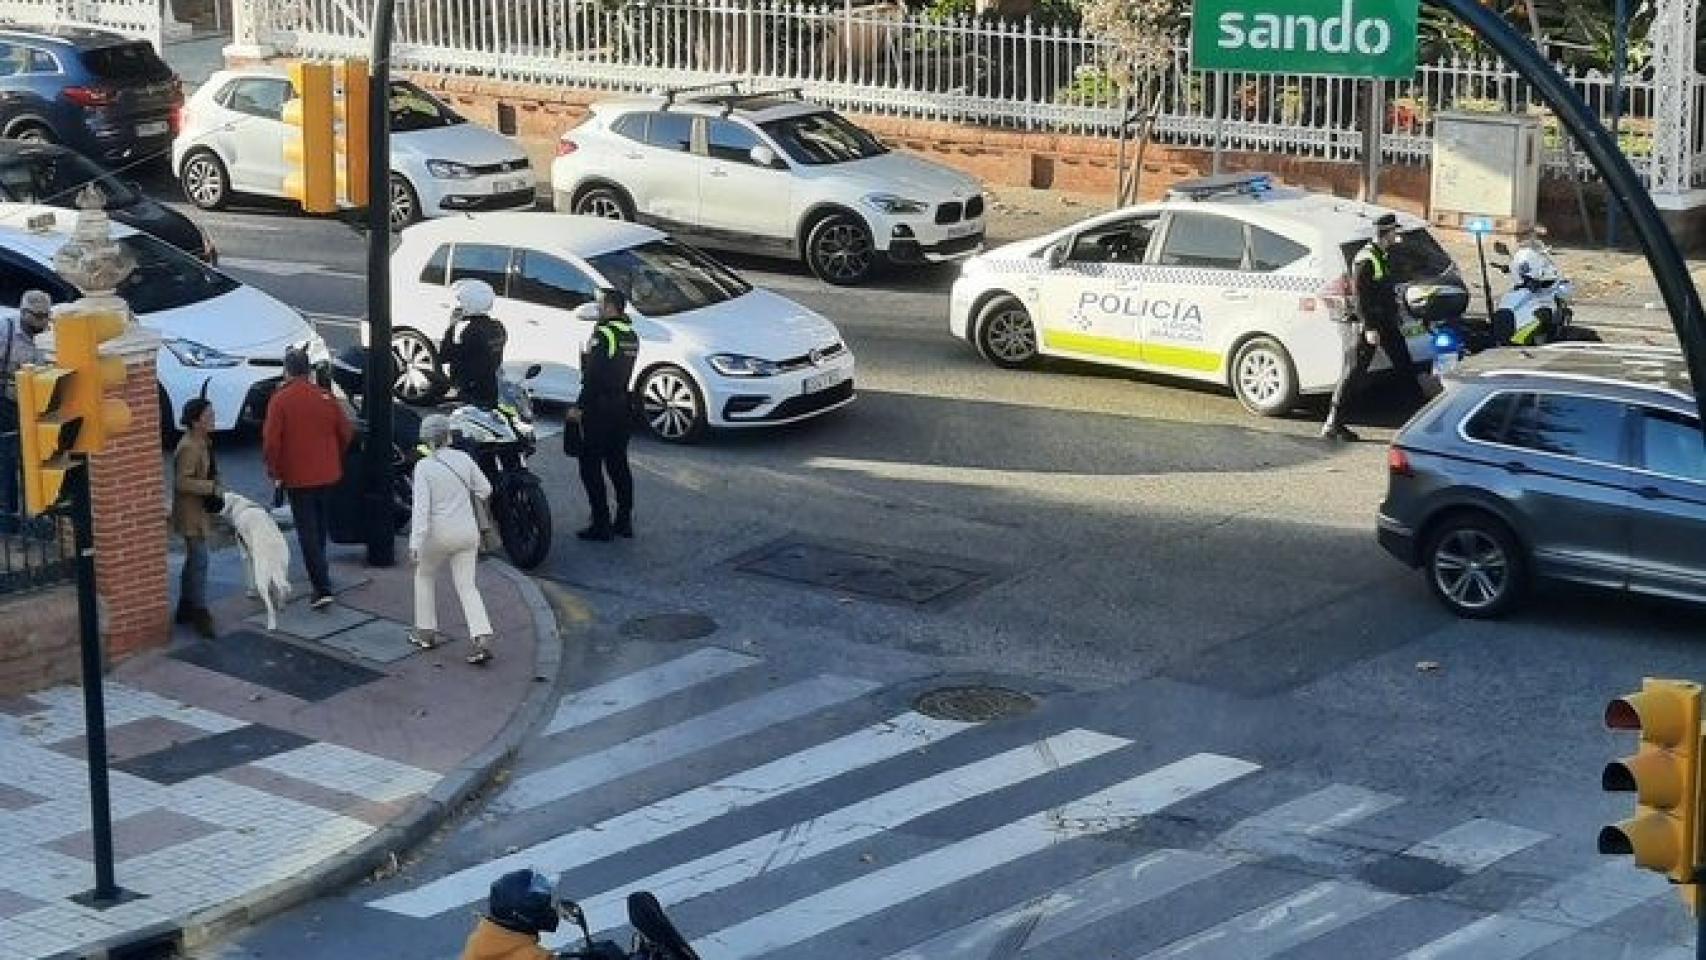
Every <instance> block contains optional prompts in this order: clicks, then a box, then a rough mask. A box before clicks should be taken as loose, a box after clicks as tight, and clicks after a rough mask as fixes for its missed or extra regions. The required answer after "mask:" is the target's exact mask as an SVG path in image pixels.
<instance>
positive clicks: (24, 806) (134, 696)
mask: <svg viewBox="0 0 1706 960" xmlns="http://www.w3.org/2000/svg"><path fill="white" fill-rule="evenodd" d="M351 559H352V560H353V559H354V558H353V557H352V558H351ZM216 561H219V563H218V564H217V568H218V571H219V576H217V577H216V578H215V580H214V583H213V587H214V594H215V598H216V599H215V600H214V603H213V608H214V616H215V620H216V623H217V624H218V626H219V634H220V635H219V636H218V638H217V639H214V640H202V639H200V638H197V637H194V636H192V635H191V634H189V633H188V631H187V630H184V629H181V628H180V630H179V632H178V633H177V634H176V635H174V638H173V643H172V645H171V647H170V648H169V649H166V650H161V651H156V652H152V653H149V654H146V655H143V656H139V657H137V658H134V659H132V660H130V661H127V662H126V663H124V664H121V665H120V666H119V667H118V668H117V669H115V670H114V671H112V673H111V675H110V676H109V678H108V682H107V685H106V706H107V729H108V734H107V742H108V752H109V761H110V770H111V793H112V803H111V808H112V821H113V841H114V856H115V861H116V874H117V880H118V883H119V885H120V886H121V887H122V888H123V889H124V890H126V891H128V892H130V893H134V894H137V895H139V896H136V897H135V898H134V899H129V900H127V901H126V902H123V903H120V904H118V905H116V906H112V907H110V908H108V909H105V910H98V909H93V908H90V907H86V906H82V905H80V904H78V903H75V902H73V900H72V899H70V898H71V897H73V896H74V895H76V894H79V893H82V892H84V891H87V890H89V889H90V888H91V887H92V886H93V885H94V864H93V842H92V837H91V831H90V819H89V800H88V771H87V767H86V765H85V763H84V756H85V748H84V740H83V698H82V691H81V689H80V688H79V687H77V686H62V687H55V688H53V689H49V690H44V691H41V692H38V693H35V694H32V695H30V696H27V697H17V698H12V699H9V700H4V701H0V864H4V869H0V960H35V958H43V957H53V956H60V955H66V956H83V955H87V954H89V953H98V952H99V950H101V949H105V948H112V947H115V946H122V945H125V944H133V943H137V942H142V941H147V940H151V939H156V938H157V939H160V940H163V941H178V940H182V939H185V938H188V939H189V940H190V941H191V942H193V941H194V940H195V939H196V937H197V936H203V935H212V934H214V933H217V932H219V931H221V930H223V929H225V928H227V927H230V926H233V925H240V924H241V923H242V922H244V920H245V919H246V918H247V917H248V916H250V915H251V913H250V911H251V910H252V911H254V912H263V911H265V910H267V909H272V908H277V907H279V906H281V905H283V904H285V903H288V902H293V901H294V900H296V899H301V898H303V897H309V896H314V895H318V894H320V893H323V892H326V891H328V890H330V889H335V888H336V887H337V886H339V885H341V884H343V883H347V882H350V881H353V880H356V879H360V877H362V876H364V875H366V874H368V873H369V872H371V871H372V869H373V868H374V866H375V865H377V864H379V863H382V862H384V861H385V860H386V855H387V853H389V852H391V851H393V850H395V851H398V852H401V851H402V850H403V849H405V848H406V847H407V846H408V844H409V842H410V841H411V840H412V839H415V837H416V835H424V833H426V832H428V831H429V830H430V829H431V827H432V826H434V825H436V823H437V822H439V821H440V820H442V818H443V816H445V815H447V814H448V812H449V811H450V810H451V808H452V807H453V806H454V801H455V800H456V799H458V798H459V797H460V796H463V795H466V794H467V793H468V792H470V791H472V790H473V789H476V788H477V787H479V786H480V785H481V784H483V783H484V781H485V778H487V777H489V776H490V775H491V774H492V773H494V772H495V771H496V769H497V766H498V761H499V760H500V759H501V758H502V756H503V754H504V753H505V752H507V749H508V748H509V747H512V746H513V743H514V741H515V740H516V739H518V738H519V736H520V733H521V732H522V729H523V728H524V727H525V726H526V724H527V721H528V719H529V712H528V705H529V704H537V707H535V708H534V709H535V710H537V709H539V708H543V707H544V706H545V705H546V704H545V700H544V699H543V698H544V697H545V696H546V695H547V693H548V691H549V690H550V686H551V684H550V683H549V682H548V681H554V680H555V665H556V662H557V656H558V653H559V650H558V641H557V638H556V631H555V625H554V622H553V621H552V619H551V616H550V613H549V608H548V607H546V606H545V604H544V601H543V599H542V598H541V597H540V596H539V594H538V592H537V590H536V589H535V588H534V587H533V585H532V584H531V582H530V581H528V580H527V579H526V578H525V577H523V576H521V575H520V574H518V573H515V572H514V571H513V570H510V569H508V568H506V567H501V566H499V565H497V564H495V563H493V562H490V561H485V562H482V563H481V565H480V571H479V583H480V587H481V589H482V590H483V591H484V593H485V596H486V599H487V604H488V606H489V607H490V609H491V610H492V612H493V614H494V626H495V627H496V630H497V633H498V638H499V639H498V646H497V652H498V656H497V658H496V659H495V660H493V661H492V662H491V663H490V664H489V665H488V666H486V667H483V668H477V667H470V666H468V665H467V664H466V663H464V662H463V660H462V657H463V654H464V653H465V651H464V650H463V649H462V648H461V647H460V646H456V645H448V646H445V647H441V648H439V649H437V650H432V651H421V650H418V649H416V648H414V647H412V646H410V645H409V644H408V643H407V642H406V640H405V639H404V631H405V630H406V626H405V623H404V621H406V619H407V612H408V611H409V610H410V609H412V606H411V605H412V595H411V590H412V582H411V575H412V571H410V570H409V569H408V568H407V567H406V565H400V566H398V567H396V568H393V569H390V570H367V569H365V568H363V567H361V566H359V565H358V564H355V563H353V562H344V563H339V564H338V565H337V568H336V570H335V574H336V580H337V582H338V583H339V585H340V587H341V589H340V590H339V591H338V598H337V600H338V602H337V604H336V605H334V606H333V607H331V608H330V609H329V610H327V611H324V612H316V611H311V610H309V609H307V607H306V604H305V599H298V600H296V601H295V602H293V603H292V604H291V605H290V606H289V607H288V608H287V609H286V610H284V611H283V613H282V615H281V616H280V618H279V625H278V630H277V631H276V632H270V633H269V632H268V631H267V629H266V627H265V619H264V617H261V616H256V615H253V613H254V611H256V610H258V608H259V603H258V602H257V601H253V600H249V599H247V598H245V597H244V596H243V589H242V585H241V577H240V568H237V567H235V566H233V564H234V563H235V562H236V558H235V555H234V554H230V555H221V556H219V557H216ZM221 592H223V594H224V595H223V597H220V593H221ZM443 606H445V607H451V606H454V604H445V605H443ZM444 612H445V613H451V611H450V610H448V609H446V610H445V611H444ZM459 616H460V615H459V613H456V614H452V615H451V616H449V617H446V618H445V621H444V624H443V626H444V628H445V629H446V630H447V631H448V632H449V633H450V634H451V635H453V636H457V635H461V636H464V637H465V635H466V630H465V628H464V626H463V624H462V623H461V621H460V619H459ZM541 640H547V642H544V643H541V642H540V641H541ZM541 670H545V671H548V673H549V675H548V676H544V677H543V680H544V681H547V682H541V680H540V679H538V678H539V677H540V671H541Z"/></svg>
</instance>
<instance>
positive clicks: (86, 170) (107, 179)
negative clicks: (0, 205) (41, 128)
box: [0, 151, 137, 207]
mask: <svg viewBox="0 0 1706 960" xmlns="http://www.w3.org/2000/svg"><path fill="white" fill-rule="evenodd" d="M90 181H94V183H95V187H96V189H98V190H100V191H101V198H102V199H103V200H105V201H106V202H107V205H108V206H111V207H125V206H129V205H130V204H132V203H135V202H136V200H137V196H136V191H134V190H132V189H130V188H129V187H127V186H125V185H124V184H123V183H120V182H119V181H118V180H115V179H113V177H112V176H110V175H109V174H107V173H106V172H105V171H103V170H100V169H98V168H97V167H96V166H95V165H94V164H92V163H90V162H89V161H88V160H86V159H84V158H83V157H82V156H81V155H80V154H75V153H59V152H52V153H49V152H47V151H42V152H39V153H31V152H23V153H17V154H13V155H12V156H9V157H6V158H4V159H0V199H5V200H9V201H11V202H12V203H47V204H57V205H59V206H63V207H69V206H71V204H72V202H73V201H74V200H76V199H77V192H78V191H79V190H82V189H83V186H84V185H85V184H87V183H89V182H90Z"/></svg>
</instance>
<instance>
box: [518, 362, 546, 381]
mask: <svg viewBox="0 0 1706 960" xmlns="http://www.w3.org/2000/svg"><path fill="white" fill-rule="evenodd" d="M544 372H545V368H544V367H542V366H540V365H539V364H537V363H530V364H528V365H527V369H526V370H525V371H523V372H522V374H521V379H523V380H532V379H533V378H534V377H537V376H539V375H540V374H541V373H544Z"/></svg>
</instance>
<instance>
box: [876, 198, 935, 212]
mask: <svg viewBox="0 0 1706 960" xmlns="http://www.w3.org/2000/svg"><path fill="white" fill-rule="evenodd" d="M865 202H866V203H868V204H870V205H871V206H872V207H875V208H876V209H878V210H881V211H882V212H884V213H923V212H924V211H926V210H928V209H930V205H929V204H928V203H925V202H924V201H922V200H908V199H907V198H905V197H902V196H897V195H895V194H892V193H873V194H871V195H870V196H867V197H866V198H865Z"/></svg>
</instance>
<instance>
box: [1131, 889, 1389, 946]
mask: <svg viewBox="0 0 1706 960" xmlns="http://www.w3.org/2000/svg"><path fill="white" fill-rule="evenodd" d="M1401 899H1403V898H1402V897H1400V896H1399V895H1398V894H1395V893H1386V892H1384V891H1381V890H1375V889H1373V888H1372V887H1369V886H1367V885H1365V884H1360V883H1347V882H1345V881H1340V880H1328V881H1325V882H1323V883H1318V884H1316V885H1314V886H1312V887H1310V888H1308V889H1306V890H1303V891H1300V892H1298V893H1294V894H1292V895H1291V896H1289V897H1286V898H1285V899H1283V900H1278V901H1275V902H1274V903H1270V904H1268V905H1266V906H1263V907H1257V908H1256V909H1254V910H1249V911H1246V912H1244V913H1241V914H1239V915H1238V916H1236V917H1233V918H1232V919H1230V920H1226V921H1223V922H1221V923H1217V924H1215V925H1214V926H1212V927H1209V928H1208V929H1206V930H1202V931H1200V932H1198V933H1195V934H1193V935H1191V936H1189V937H1186V938H1185V939H1183V940H1179V941H1176V942H1175V943H1173V944H1170V945H1168V946H1165V947H1162V948H1161V949H1160V950H1156V951H1154V952H1152V953H1149V954H1146V955H1145V957H1144V960H1163V958H1174V957H1188V958H1190V960H1257V958H1261V957H1271V956H1274V955H1275V954H1277V953H1282V952H1284V951H1286V950H1289V949H1291V948H1292V947H1295V946H1297V945H1298V944H1300V943H1307V942H1309V941H1310V940H1314V939H1315V938H1316V937H1319V936H1322V935H1324V934H1327V933H1330V932H1331V931H1333V930H1337V929H1338V928H1340V927H1342V926H1345V925H1346V924H1349V923H1354V922H1355V921H1357V920H1360V919H1362V918H1363V917H1366V916H1369V915H1370V914H1373V913H1376V912H1378V911H1380V910H1384V909H1385V908H1386V907H1389V906H1391V905H1392V904H1394V903H1397V902H1398V901H1399V900H1401Z"/></svg>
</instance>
